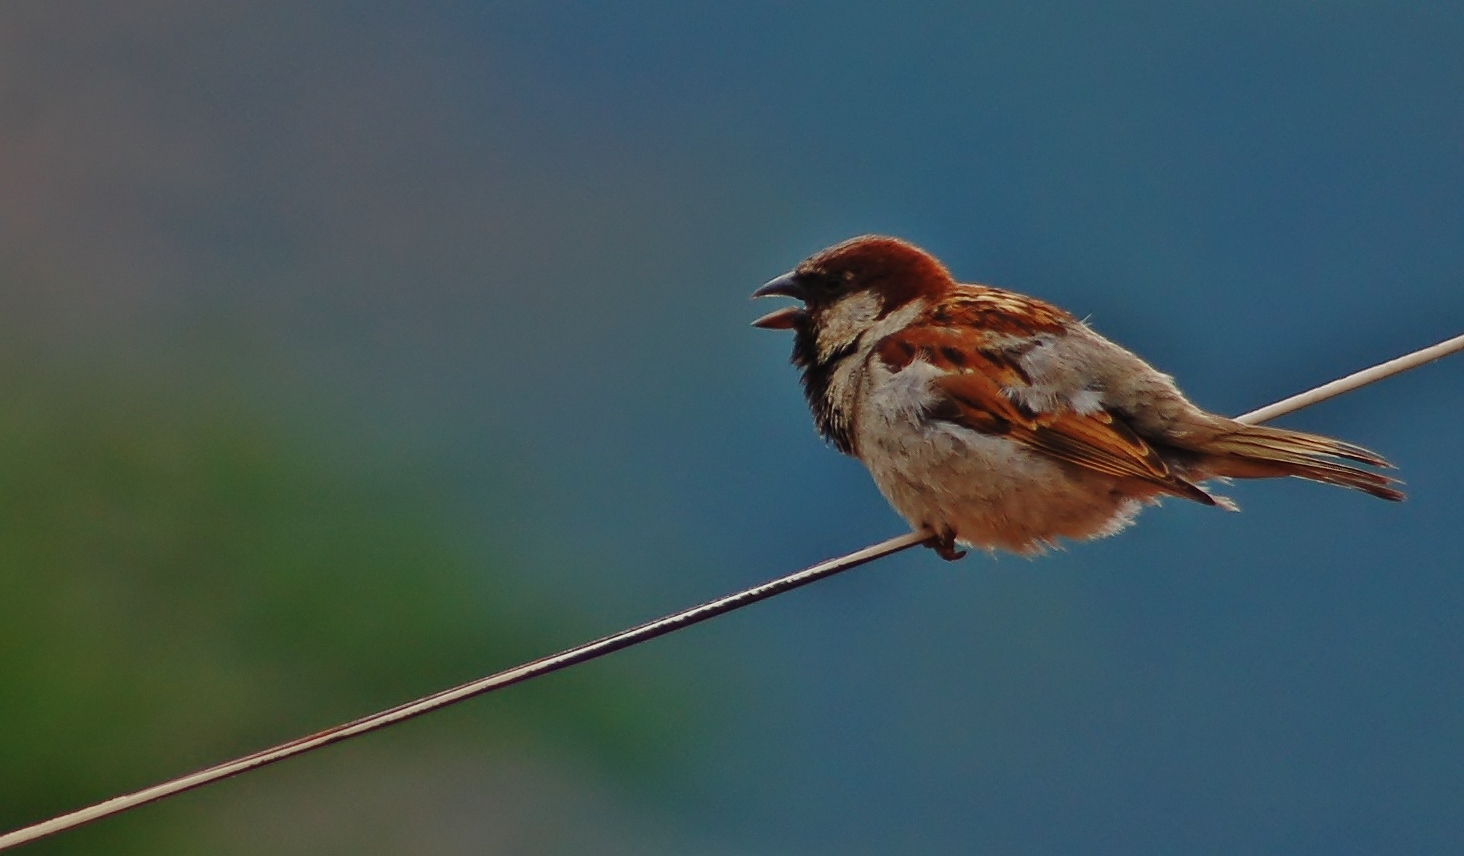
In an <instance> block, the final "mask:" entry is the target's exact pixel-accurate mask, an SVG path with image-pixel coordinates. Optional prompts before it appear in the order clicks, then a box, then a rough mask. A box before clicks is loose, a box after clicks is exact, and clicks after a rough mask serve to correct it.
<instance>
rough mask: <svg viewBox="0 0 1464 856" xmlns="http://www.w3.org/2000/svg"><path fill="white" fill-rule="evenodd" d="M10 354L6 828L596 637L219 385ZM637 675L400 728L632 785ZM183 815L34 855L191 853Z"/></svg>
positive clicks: (301, 434) (2, 473) (408, 495)
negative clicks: (52, 364) (538, 757)
mask: <svg viewBox="0 0 1464 856" xmlns="http://www.w3.org/2000/svg"><path fill="white" fill-rule="evenodd" d="M10 362H11V365H10V366H8V367H7V370H4V371H0V402H3V406H0V592H3V594H0V723H3V728H0V825H3V827H4V828H6V829H11V828H15V827H18V826H21V825H23V824H26V823H30V822H34V821H37V820H40V819H43V818H44V817H47V816H50V815H53V814H56V813H59V812H62V811H65V810H69V809H72V808H76V807H79V806H80V805H83V804H87V803H91V802H94V801H97V800H100V799H103V798H106V797H109V796H112V795H114V794H116V793H119V792H124V791H129V790H133V789H136V788H138V787H143V786H146V785H148V784H152V783H154V782H155V781H158V780H161V779H163V778H167V777H169V776H172V775H176V774H180V773H183V772H186V771H188V770H192V769H196V768H199V767H202V766H206V765H208V764H211V763H215V762H218V761H222V760H225V759H226V758H228V757H232V756H234V755H237V754H242V753H244V752H247V751H252V750H255V749H259V748H262V747H263V746H265V745H269V744H272V743H275V742H279V741H281V740H285V739H289V738H292V737H296V736H299V735H301V734H304V733H307V732H310V731H313V730H317V729H319V728H322V727H327V726H329V725H333V724H335V723H337V722H340V721H344V720H347V719H352V718H355V717H357V716H360V715H363V714H366V713H369V712H373V711H375V710H377V709H380V708H383V707H387V706H390V705H393V704H396V703H399V702H402V701H404V700H407V699H409V698H412V697H415V696H418V695H421V694H425V693H428V692H431V691H435V690H438V689H441V688H444V687H446V686H450V685H453V684H456V683H460V682H462V681H465V680H469V679H472V678H474V677H477V676H479V675H482V674H486V673H488V672H491V671H495V670H497V669H499V668H503V667H506V666H509V665H512V664H514V663H515V662H518V661H520V660H524V659H529V658H532V657H535V656H539V655H542V654H545V653H549V652H551V651H553V650H556V649H557V648H561V647H564V646H565V645H567V644H571V643H573V642H577V641H582V640H583V639H585V638H587V637H588V636H590V635H593V633H594V632H595V631H589V630H585V629H583V628H578V627H576V626H575V622H574V621H572V620H571V619H570V618H569V617H566V616H564V615H562V614H560V613H557V612H556V611H555V610H554V609H553V608H552V607H550V606H549V605H548V600H547V599H546V598H545V597H544V595H543V594H542V593H539V594H535V593H533V592H532V591H531V590H530V589H529V588H528V587H527V586H525V585H524V584H523V583H522V582H511V581H512V580H515V579H518V580H522V578H523V576H524V570H523V569H522V568H520V567H515V566H514V565H513V563H511V562H509V561H505V560H503V559H501V558H500V559H493V558H492V557H488V558H484V557H482V556H480V555H477V553H480V552H481V550H474V549H472V548H469V547H467V546H466V544H467V542H468V539H467V538H465V537H463V534H464V533H461V532H454V531H453V530H452V527H451V526H450V525H448V524H446V523H444V522H443V521H444V520H452V519H454V516H453V515H452V514H451V513H450V512H451V509H450V499H444V498H442V497H440V496H438V495H435V494H434V492H433V490H432V486H431V485H430V484H428V483H426V481H424V480H423V479H421V478H420V477H417V478H415V479H414V478H413V477H412V476H411V475H410V474H408V473H405V472H397V473H393V471H392V470H393V467H392V466H391V465H384V464H382V463H381V462H380V460H379V456H373V455H372V454H371V453H370V450H366V449H362V450H358V451H351V450H349V449H343V448H342V447H343V446H345V445H349V444H342V443H337V442H333V441H332V439H331V438H330V433H331V432H330V431H328V430H320V429H319V428H318V426H317V428H315V429H302V428H300V427H299V426H298V422H299V421H300V420H298V419H297V420H295V423H296V424H294V425H293V426H292V425H291V424H289V423H290V422H291V420H290V419H289V418H286V419H279V418H277V417H275V416H273V415H271V414H269V408H261V407H260V406H258V405H257V404H251V403H250V397H249V396H248V395H245V394H241V393H240V391H239V389H240V387H238V386H237V385H230V384H228V383H225V382H221V381H220V380H219V379H218V378H209V379H208V380H207V382H203V383H185V382H182V381H177V380H161V379H160V377H161V374H160V373H158V372H151V373H146V374H144V375H141V376H139V375H137V373H135V372H126V373H124V372H120V371H119V372H116V373H115V374H116V375H118V376H122V375H124V374H125V375H126V376H127V377H129V378H131V379H130V380H127V381H121V380H119V377H98V376H90V377H83V376H82V375H81V374H80V373H71V374H69V375H68V374H66V373H64V372H51V373H49V374H44V376H43V374H42V373H37V371H36V370H35V369H34V367H33V365H34V364H32V366H31V367H29V368H26V369H24V370H22V368H21V365H20V363H19V362H18V361H15V360H11V361H10ZM142 379H145V380H146V382H147V383H148V384H151V386H144V385H143V380H142ZM404 466H405V465H404ZM600 629H603V628H600ZM612 678H613V680H612ZM654 682H655V678H654V677H653V676H649V677H648V676H646V675H644V674H641V673H635V672H634V670H633V669H626V668H624V667H620V668H617V669H614V670H612V671H608V672H607V671H604V670H602V671H600V672H598V673H587V674H576V675H566V676H556V677H555V678H551V679H547V680H544V681H541V682H536V683H535V684H533V685H528V686H524V687H516V688H514V689H513V690H510V691H508V692H506V693H503V694H502V695H501V696H494V697H493V698H492V699H491V700H487V701H485V700H479V701H475V702H470V703H469V705H470V706H472V707H471V709H470V710H469V711H467V712H463V711H457V712H454V713H451V714H446V715H438V716H434V717H428V718H426V719H425V720H419V721H417V722H415V723H413V724H411V725H407V726H405V728H406V729H409V730H411V729H415V730H416V734H417V735H418V736H419V737H424V738H427V739H429V740H430V741H436V744H435V745H436V746H437V747H438V751H440V749H441V747H442V745H443V744H444V742H446V743H447V744H448V745H452V744H455V743H462V742H471V743H473V744H474V745H475V746H477V747H478V748H480V749H481V748H483V747H485V746H486V747H487V748H489V749H492V748H493V747H494V746H499V747H502V748H505V749H510V748H511V749H512V750H513V751H514V752H515V753H517V754H518V755H519V756H522V754H523V753H524V752H525V751H528V752H533V751H537V750H536V749H534V747H535V746H538V747H546V746H551V745H552V746H554V747H556V748H555V750H554V751H559V752H561V753H562V752H563V751H565V750H564V749H563V747H566V746H567V747H568V753H569V754H571V755H573V756H574V757H576V758H585V757H587V758H588V759H589V763H591V764H594V763H596V760H597V759H598V761H599V762H601V763H602V764H603V765H607V766H610V767H613V768H614V769H615V770H617V771H627V770H628V771H631V772H632V773H633V772H635V771H636V770H644V769H645V768H646V766H647V765H651V766H654V765H655V764H656V763H657V761H656V758H657V755H656V753H655V752H654V751H651V749H650V747H651V745H652V741H651V740H650V739H649V737H650V735H652V734H657V735H664V734H665V733H666V731H665V729H664V728H663V727H662V725H663V723H660V722H657V721H656V720H655V716H656V715H657V714H656V708H657V706H656V705H641V704H639V703H637V699H639V698H641V697H642V696H643V695H644V694H645V693H647V692H650V691H651V690H650V689H649V688H650V686H651V684H653V683H654ZM646 708H651V710H649V711H648V710H647V709H646ZM662 715H664V714H662ZM381 739H383V738H381V737H368V738H365V740H367V741H371V740H381ZM657 742H662V741H659V739H658V741H657ZM380 745H391V741H390V740H388V741H387V743H386V744H380ZM524 747H528V748H527V749H525V748H524ZM398 749H399V747H398ZM331 751H339V750H331ZM312 760H313V759H310V758H307V759H302V760H297V761H293V762H289V763H291V764H311V763H312ZM222 787H229V785H224V786H222ZM183 799H185V800H186V799H193V797H185V798H183ZM195 805H198V804H195ZM180 818H181V815H180V814H179V813H178V812H172V811H159V810H158V809H157V808H156V807H148V808H143V809H141V810H140V811H139V812H138V813H136V814H135V815H134V816H133V817H131V818H128V819H126V820H115V821H103V822H102V823H100V824H97V825H96V826H94V827H92V828H89V829H88V830H85V831H82V832H76V833H68V834H63V835H61V836H59V837H57V838H55V839H51V840H50V841H48V842H46V843H44V844H42V845H40V846H39V847H37V848H36V849H35V850H34V852H48V853H68V852H98V851H99V850H101V851H104V852H112V853H122V852H138V853H142V852H160V849H159V848H160V847H161V848H162V849H163V850H166V851H172V852H176V851H178V850H181V849H190V848H189V847H188V846H187V842H188V840H189V836H190V834H191V833H190V832H188V831H187V830H196V828H197V826H198V824H197V819H196V818H191V819H189V820H187V821H186V822H183V821H182V820H181V819H180ZM168 842H171V843H168ZM195 844H196V842H195Z"/></svg>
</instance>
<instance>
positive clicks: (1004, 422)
mask: <svg viewBox="0 0 1464 856" xmlns="http://www.w3.org/2000/svg"><path fill="white" fill-rule="evenodd" d="M979 335H980V333H979V331H970V330H960V329H951V328H940V327H929V326H920V325H917V326H913V327H910V328H906V329H905V330H902V331H900V332H898V333H895V334H893V335H891V336H889V337H888V338H887V339H885V340H884V341H882V342H881V343H880V346H879V350H878V354H879V358H880V359H881V360H882V361H883V362H884V363H885V365H886V366H887V367H889V368H890V369H891V370H893V371H899V370H902V369H904V368H905V367H907V366H909V365H910V363H912V362H914V361H916V360H921V361H924V362H926V363H929V364H931V365H932V366H934V367H936V368H938V369H941V370H943V371H944V372H946V374H944V375H943V376H941V377H939V378H937V379H936V380H935V382H934V385H935V387H936V388H937V389H938V390H939V391H940V392H941V393H942V394H943V398H942V400H940V401H938V402H937V403H936V405H935V406H934V407H933V408H932V410H931V412H930V416H931V417H932V418H936V419H942V420H946V421H949V422H954V423H956V424H959V425H964V426H965V427H967V428H970V429H972V430H974V431H980V432H982V433H984V434H992V435H999V436H1005V437H1007V438H1008V439H1010V440H1013V441H1015V442H1017V443H1021V444H1023V445H1025V446H1027V447H1028V448H1031V449H1032V450H1034V451H1037V452H1041V453H1043V454H1046V455H1049V456H1051V457H1053V458H1055V459H1057V460H1060V461H1066V462H1068V463H1070V464H1074V465H1076V466H1080V467H1084V468H1087V469H1089V470H1092V471H1094V472H1098V473H1103V474H1104V475H1109V476H1113V477H1114V478H1132V479H1138V480H1140V481H1143V482H1146V483H1149V484H1152V485H1154V486H1156V487H1157V488H1159V489H1160V490H1162V491H1164V492H1166V493H1171V494H1175V495H1177V496H1183V497H1186V498H1189V499H1193V500H1196V501H1197V502H1202V503H1205V504H1208V505H1213V504H1214V503H1215V500H1214V499H1213V498H1212V497H1211V496H1210V495H1209V494H1207V493H1205V492H1204V491H1203V490H1201V489H1200V488H1198V487H1196V486H1194V485H1193V484H1190V483H1189V482H1187V481H1185V480H1184V479H1181V478H1179V477H1178V476H1176V475H1174V473H1173V472H1172V471H1171V470H1170V468H1169V465H1168V464H1166V463H1165V461H1164V459H1163V458H1161V457H1160V455H1159V453H1158V452H1157V451H1155V449H1154V448H1153V447H1152V446H1150V445H1149V444H1148V443H1147V442H1145V441H1144V439H1143V438H1142V437H1139V436H1138V435H1137V434H1135V433H1134V431H1133V429H1132V428H1130V427H1129V426H1128V425H1127V424H1126V423H1125V422H1124V421H1123V420H1122V419H1121V418H1119V417H1116V416H1115V415H1114V414H1112V413H1110V412H1108V411H1106V410H1097V411H1093V412H1090V413H1079V412H1077V411H1076V410H1072V409H1061V410H1054V411H1051V412H1041V413H1039V412H1033V411H1032V410H1030V409H1028V408H1026V407H1023V406H1021V405H1019V404H1017V403H1016V401H1014V400H1013V397H1012V396H1010V395H1009V394H1008V393H1007V392H1005V391H1004V390H1012V389H1020V388H1021V387H1023V386H1026V385H1029V383H1030V381H1029V379H1028V378H1027V376H1026V373H1025V372H1024V371H1023V370H1022V367H1021V365H1020V360H1019V357H1017V356H1016V355H1014V354H1013V353H1011V352H1003V351H1002V350H1000V349H994V348H989V347H987V348H982V347H972V345H973V344H974V342H973V339H976V338H977V337H979Z"/></svg>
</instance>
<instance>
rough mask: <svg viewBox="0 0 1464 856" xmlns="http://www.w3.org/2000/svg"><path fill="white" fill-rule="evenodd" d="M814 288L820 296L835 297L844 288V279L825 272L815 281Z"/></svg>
mask: <svg viewBox="0 0 1464 856" xmlns="http://www.w3.org/2000/svg"><path fill="white" fill-rule="evenodd" d="M812 284H813V290H814V291H816V292H817V293H818V295H819V296H820V297H833V296H834V295H836V294H838V293H839V292H841V291H843V290H844V284H845V283H844V280H843V279H842V278H840V277H838V276H836V275H834V274H824V275H823V276H821V277H818V278H817V279H815V280H814V281H813V283H812Z"/></svg>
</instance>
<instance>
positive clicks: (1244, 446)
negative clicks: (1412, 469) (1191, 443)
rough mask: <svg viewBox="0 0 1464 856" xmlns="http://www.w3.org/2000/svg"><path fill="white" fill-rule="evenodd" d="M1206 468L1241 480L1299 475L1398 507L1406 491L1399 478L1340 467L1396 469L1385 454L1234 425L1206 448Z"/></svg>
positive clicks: (1313, 436)
mask: <svg viewBox="0 0 1464 856" xmlns="http://www.w3.org/2000/svg"><path fill="white" fill-rule="evenodd" d="M1204 454H1205V462H1204V466H1205V469H1206V470H1208V471H1209V472H1210V473H1211V474H1213V475H1216V476H1225V477H1229V478H1239V479H1257V478H1274V477H1278V476H1296V477H1298V478H1304V479H1311V480H1312V481H1319V482H1326V483H1327V484H1335V485H1341V486H1342V487H1350V488H1352V489H1353V490H1360V491H1362V492H1364V493H1370V494H1372V495H1373V496H1376V497H1380V498H1382V499H1388V500H1392V501H1394V502H1397V501H1398V500H1401V499H1403V493H1402V491H1399V490H1397V489H1396V488H1394V487H1393V486H1394V485H1396V484H1400V482H1399V481H1398V480H1397V479H1394V478H1389V477H1388V476H1385V475H1381V474H1379V473H1374V472H1370V471H1368V470H1364V469H1361V468H1358V467H1354V466H1349V465H1348V464H1344V463H1340V462H1339V459H1341V460H1348V461H1356V462H1358V463H1360V464H1367V465H1368V466H1371V467H1392V464H1389V463H1388V462H1387V461H1386V460H1384V459H1383V457H1382V456H1381V455H1378V454H1377V453H1375V452H1371V451H1369V450H1367V449H1364V448H1362V447H1361V446H1354V445H1352V444H1351V443H1344V442H1342V441H1341V440H1333V439H1332V438H1330V437H1322V436H1320V435H1317V434H1304V433H1302V432H1300V431H1287V430H1286V429H1284V428H1265V427H1261V426H1256V425H1243V424H1241V423H1238V422H1236V423H1232V426H1230V427H1229V428H1227V429H1226V430H1224V431H1221V432H1220V433H1219V434H1217V435H1215V436H1214V437H1213V438H1210V439H1208V440H1207V442H1206V443H1205V444H1204Z"/></svg>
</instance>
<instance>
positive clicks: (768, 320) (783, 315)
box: [752, 306, 808, 330]
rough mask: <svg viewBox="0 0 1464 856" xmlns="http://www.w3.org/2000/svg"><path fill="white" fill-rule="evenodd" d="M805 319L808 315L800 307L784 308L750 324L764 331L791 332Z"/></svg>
mask: <svg viewBox="0 0 1464 856" xmlns="http://www.w3.org/2000/svg"><path fill="white" fill-rule="evenodd" d="M807 317H808V313H807V312H804V311H803V308H802V307H800V306H784V307H783V308H782V309H778V310H775V311H773V312H769V313H768V314H766V315H764V316H763V317H761V318H759V319H757V320H756V321H754V322H752V326H754V327H761V328H763V329H764V330H791V329H793V328H794V327H797V326H798V322H800V321H802V320H803V319H805V318H807Z"/></svg>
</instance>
